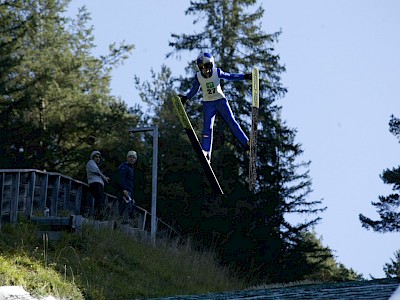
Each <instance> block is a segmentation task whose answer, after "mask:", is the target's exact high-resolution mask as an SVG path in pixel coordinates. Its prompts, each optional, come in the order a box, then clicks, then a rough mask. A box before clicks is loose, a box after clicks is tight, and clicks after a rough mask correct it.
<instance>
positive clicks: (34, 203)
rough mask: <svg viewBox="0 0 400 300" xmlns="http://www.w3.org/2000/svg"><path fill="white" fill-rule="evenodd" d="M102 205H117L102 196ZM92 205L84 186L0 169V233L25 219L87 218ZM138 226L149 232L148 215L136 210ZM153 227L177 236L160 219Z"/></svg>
mask: <svg viewBox="0 0 400 300" xmlns="http://www.w3.org/2000/svg"><path fill="white" fill-rule="evenodd" d="M105 203H106V204H109V203H118V201H117V197H115V196H113V195H110V194H108V193H105ZM92 212H93V201H92V197H91V195H90V193H89V186H88V184H87V183H85V182H82V181H79V180H76V179H73V178H71V177H68V176H65V175H62V174H60V173H55V172H46V171H41V170H36V169H0V229H1V226H2V223H11V224H16V223H17V222H18V217H19V216H22V217H25V218H27V219H35V218H49V219H51V218H53V219H54V218H55V217H69V216H71V215H83V216H90V215H91V214H92ZM137 212H138V213H139V214H140V216H141V222H140V223H138V224H137V229H139V230H142V231H150V218H148V217H149V216H151V214H150V213H149V212H148V211H147V210H145V209H143V208H141V207H139V206H137ZM157 227H159V229H162V230H161V231H160V232H163V234H168V235H169V236H171V235H178V236H179V234H178V233H177V232H176V231H175V230H174V229H173V228H172V227H171V226H169V225H168V224H166V223H165V222H163V221H162V220H161V219H157Z"/></svg>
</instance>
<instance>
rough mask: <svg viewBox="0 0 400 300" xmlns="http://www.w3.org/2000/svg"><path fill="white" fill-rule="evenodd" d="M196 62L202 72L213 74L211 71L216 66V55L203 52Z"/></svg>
mask: <svg viewBox="0 0 400 300" xmlns="http://www.w3.org/2000/svg"><path fill="white" fill-rule="evenodd" d="M196 63H197V67H198V68H199V70H200V72H201V73H203V74H204V75H206V76H208V77H210V76H211V72H212V69H213V67H214V57H213V56H212V55H211V54H210V53H208V52H204V53H201V54H200V55H199V56H197V60H196Z"/></svg>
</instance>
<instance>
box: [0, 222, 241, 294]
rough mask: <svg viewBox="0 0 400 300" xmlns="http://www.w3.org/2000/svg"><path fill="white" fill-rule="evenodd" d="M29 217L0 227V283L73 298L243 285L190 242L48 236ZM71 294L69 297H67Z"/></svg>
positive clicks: (106, 234) (87, 232) (105, 232)
mask: <svg viewBox="0 0 400 300" xmlns="http://www.w3.org/2000/svg"><path fill="white" fill-rule="evenodd" d="M36 232H37V228H36V227H34V226H33V225H31V224H28V223H20V224H18V225H17V226H14V227H3V228H2V232H1V233H0V285H21V286H23V287H24V288H25V289H26V290H27V291H29V292H30V293H32V294H33V295H36V296H38V295H41V296H44V295H49V294H50V295H53V296H56V297H60V298H61V297H71V298H72V299H78V300H79V299H96V300H101V299H115V300H117V299H129V298H135V299H137V298H152V297H164V296H173V295H189V294H203V293H209V292H221V291H232V290H239V289H243V288H244V287H245V286H244V285H245V284H244V282H243V281H240V280H239V279H237V278H235V277H232V276H231V275H230V274H229V273H228V271H227V270H225V269H223V268H221V267H219V266H218V265H217V263H216V259H215V256H214V255H213V254H212V253H210V252H207V251H203V252H196V251H194V250H193V249H192V248H191V246H190V245H189V244H186V245H183V246H182V245H179V246H177V245H172V244H171V243H166V242H164V243H157V244H158V245H157V246H156V247H153V246H151V245H149V244H145V243H140V242H137V241H135V240H133V239H132V238H130V237H128V236H127V235H126V234H124V233H122V232H119V231H117V230H109V229H102V230H95V229H93V228H91V227H88V226H85V227H84V228H83V230H82V232H81V233H79V234H78V233H75V234H71V233H63V235H62V238H61V240H60V241H47V240H46V239H43V238H42V237H40V236H39V235H38V234H35V233H36ZM71 298H70V299H71Z"/></svg>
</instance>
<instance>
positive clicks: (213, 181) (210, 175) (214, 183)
mask: <svg viewBox="0 0 400 300" xmlns="http://www.w3.org/2000/svg"><path fill="white" fill-rule="evenodd" d="M172 102H173V105H174V108H175V111H176V113H177V115H178V117H179V120H180V121H181V123H182V126H183V128H184V129H185V131H186V134H187V136H188V138H189V140H190V142H191V143H192V146H193V149H194V151H195V152H196V154H197V157H198V159H199V161H200V164H201V166H202V167H203V170H204V174H205V175H206V177H207V179H208V181H209V183H210V185H211V188H212V189H213V191H214V193H216V194H221V195H223V194H224V192H223V191H222V188H221V186H220V184H219V182H218V180H217V177H216V176H215V174H214V171H213V169H212V167H211V165H210V162H209V161H208V159H207V158H206V157H205V156H204V154H203V149H202V148H201V145H200V142H199V139H198V137H197V135H196V133H195V131H194V129H193V126H192V124H191V123H190V120H189V118H188V116H187V114H186V111H185V108H184V107H183V105H182V102H181V99H180V98H179V97H173V98H172Z"/></svg>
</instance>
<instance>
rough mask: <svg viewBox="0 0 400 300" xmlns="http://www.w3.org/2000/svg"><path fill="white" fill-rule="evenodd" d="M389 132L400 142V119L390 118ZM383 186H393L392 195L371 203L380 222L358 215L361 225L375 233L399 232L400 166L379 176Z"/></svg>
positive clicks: (381, 197)
mask: <svg viewBox="0 0 400 300" xmlns="http://www.w3.org/2000/svg"><path fill="white" fill-rule="evenodd" d="M389 131H390V132H391V133H392V134H393V135H394V136H395V137H396V138H397V139H398V140H399V142H400V119H398V118H396V117H395V116H393V115H392V116H391V118H390V121H389ZM380 178H381V179H382V181H383V182H384V183H385V184H391V185H393V191H394V192H393V193H392V194H390V195H388V196H379V198H378V199H379V201H378V202H372V205H373V206H374V207H376V209H377V212H378V214H379V216H380V220H375V221H374V220H372V219H370V218H368V217H366V216H364V215H362V214H360V215H359V218H360V221H361V224H362V226H363V227H364V228H366V229H372V230H374V231H377V232H383V233H384V232H393V231H395V232H396V231H400V213H399V212H398V208H399V206H400V166H398V167H395V168H392V169H386V170H384V171H383V173H382V174H381V175H380Z"/></svg>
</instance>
